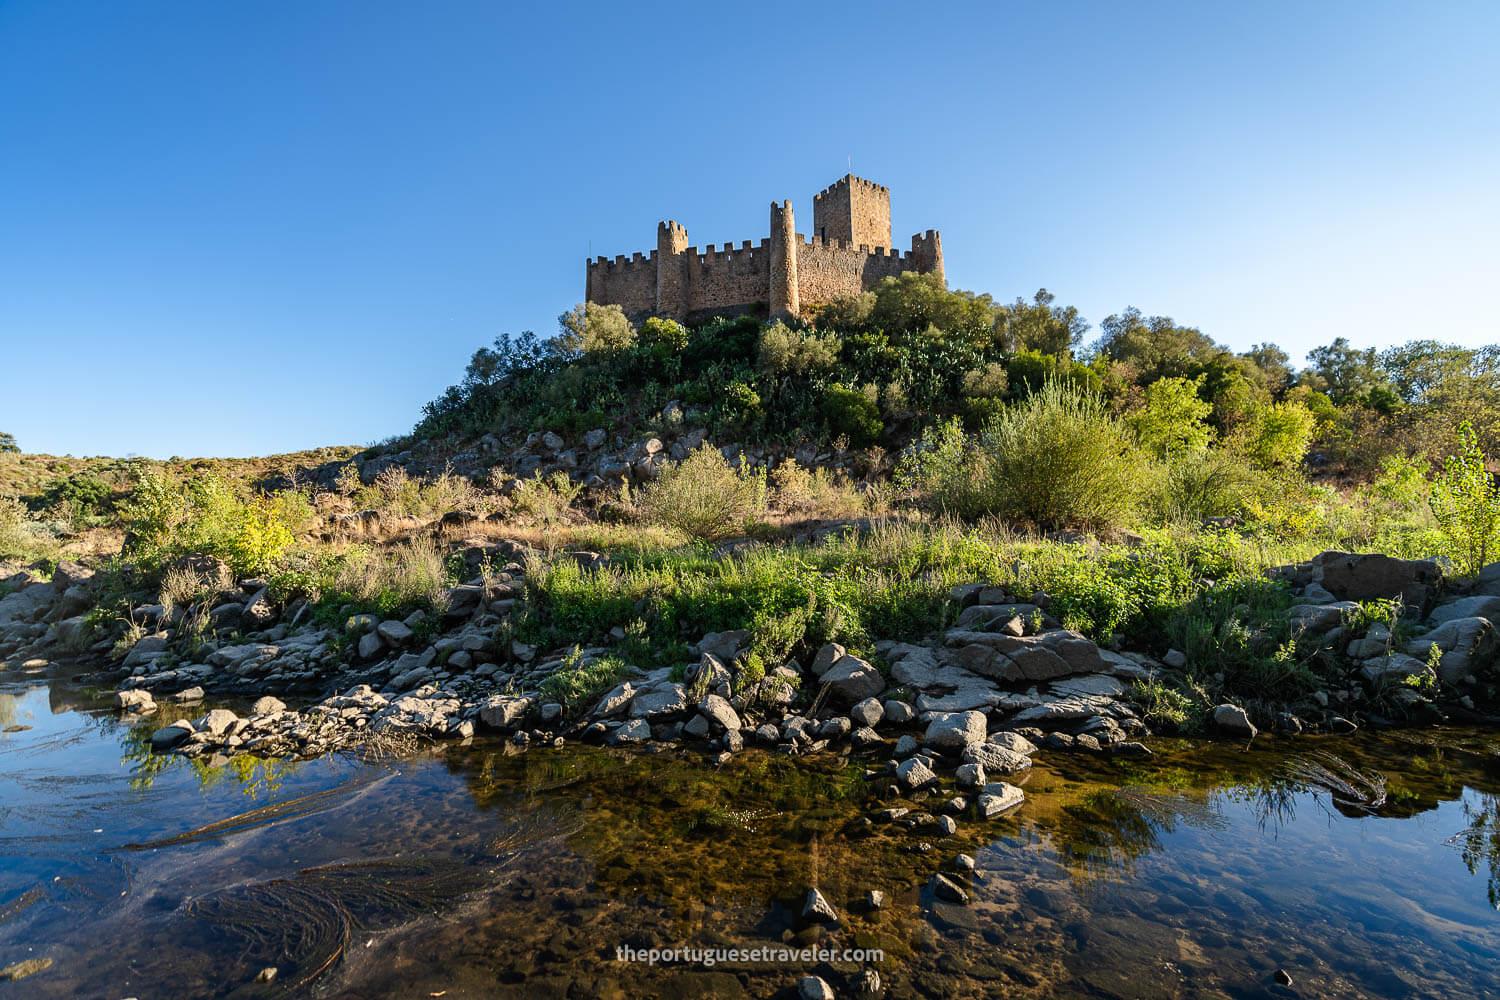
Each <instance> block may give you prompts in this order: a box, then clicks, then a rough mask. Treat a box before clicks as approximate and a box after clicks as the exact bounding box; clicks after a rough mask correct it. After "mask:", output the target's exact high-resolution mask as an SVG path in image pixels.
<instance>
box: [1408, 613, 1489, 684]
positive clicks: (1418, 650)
mask: <svg viewBox="0 0 1500 1000" xmlns="http://www.w3.org/2000/svg"><path fill="white" fill-rule="evenodd" d="M1434 645H1436V646H1437V647H1438V649H1439V650H1440V651H1441V653H1442V659H1441V660H1439V661H1438V668H1437V672H1438V679H1439V680H1441V681H1442V682H1443V683H1444V684H1457V683H1458V682H1460V681H1462V680H1464V679H1466V678H1469V677H1473V676H1474V675H1475V673H1477V672H1478V671H1479V670H1481V669H1483V668H1484V667H1492V666H1494V664H1495V658H1496V654H1497V652H1500V639H1497V637H1496V633H1495V626H1494V624H1493V623H1492V622H1491V621H1490V619H1488V618H1454V619H1452V620H1450V621H1446V622H1444V623H1443V624H1441V625H1439V626H1438V627H1437V628H1435V629H1433V630H1432V631H1431V632H1428V633H1427V634H1426V635H1422V636H1419V637H1417V638H1415V639H1413V640H1411V642H1409V643H1407V645H1406V651H1407V653H1409V654H1410V655H1412V656H1414V657H1416V658H1417V659H1420V660H1422V661H1424V662H1425V661H1426V659H1427V656H1428V654H1429V651H1430V650H1431V649H1432V647H1433V646H1434Z"/></svg>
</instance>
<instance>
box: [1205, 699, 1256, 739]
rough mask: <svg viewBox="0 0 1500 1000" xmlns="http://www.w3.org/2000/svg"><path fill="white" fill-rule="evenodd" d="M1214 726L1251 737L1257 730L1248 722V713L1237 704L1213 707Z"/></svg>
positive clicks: (1227, 731)
mask: <svg viewBox="0 0 1500 1000" xmlns="http://www.w3.org/2000/svg"><path fill="white" fill-rule="evenodd" d="M1213 722H1214V726H1215V728H1217V729H1221V730H1223V731H1224V732H1226V733H1232V734H1234V735H1235V736H1250V737H1253V736H1254V735H1255V734H1256V733H1258V732H1259V730H1258V729H1256V728H1255V726H1254V724H1252V723H1251V722H1250V715H1249V713H1248V712H1246V711H1245V710H1244V709H1243V708H1241V707H1240V706H1238V705H1229V704H1224V705H1219V706H1217V707H1215V708H1214V714H1213Z"/></svg>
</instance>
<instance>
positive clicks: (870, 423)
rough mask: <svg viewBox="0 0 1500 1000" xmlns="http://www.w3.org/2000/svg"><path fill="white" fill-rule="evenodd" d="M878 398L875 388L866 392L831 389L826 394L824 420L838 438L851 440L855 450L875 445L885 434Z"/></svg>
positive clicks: (841, 388) (870, 388)
mask: <svg viewBox="0 0 1500 1000" xmlns="http://www.w3.org/2000/svg"><path fill="white" fill-rule="evenodd" d="M878 399H879V394H878V392H877V391H875V387H874V386H867V387H866V388H865V389H849V388H846V387H844V386H841V385H833V386H829V387H828V389H827V391H826V392H824V393H823V418H824V419H825V420H827V421H828V429H829V430H830V431H831V432H832V433H833V434H834V435H835V436H840V435H841V436H843V437H846V438H848V439H849V443H850V444H852V445H853V446H854V447H856V448H864V447H867V446H869V445H872V444H874V443H875V442H877V441H879V440H880V435H881V434H882V433H883V432H884V431H885V424H884V423H883V422H881V419H880V406H879V404H878V403H877V400H878Z"/></svg>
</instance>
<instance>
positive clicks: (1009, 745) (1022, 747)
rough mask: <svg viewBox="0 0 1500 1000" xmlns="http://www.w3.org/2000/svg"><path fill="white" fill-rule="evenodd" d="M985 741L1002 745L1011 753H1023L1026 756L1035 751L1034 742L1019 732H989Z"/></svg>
mask: <svg viewBox="0 0 1500 1000" xmlns="http://www.w3.org/2000/svg"><path fill="white" fill-rule="evenodd" d="M985 742H986V743H993V744H994V745H995V746H998V747H1004V748H1005V749H1006V750H1009V751H1011V752H1013V753H1018V754H1023V755H1025V756H1027V757H1030V756H1031V755H1032V754H1034V753H1036V744H1034V743H1032V742H1031V741H1030V740H1028V739H1027V738H1026V737H1024V736H1022V735H1021V734H1020V733H1006V732H1000V733H991V734H990V736H989V739H987V740H985Z"/></svg>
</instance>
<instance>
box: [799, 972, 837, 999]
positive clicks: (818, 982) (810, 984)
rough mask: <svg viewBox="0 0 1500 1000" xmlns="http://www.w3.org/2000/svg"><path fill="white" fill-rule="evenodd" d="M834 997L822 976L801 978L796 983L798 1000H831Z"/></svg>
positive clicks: (831, 988) (831, 989)
mask: <svg viewBox="0 0 1500 1000" xmlns="http://www.w3.org/2000/svg"><path fill="white" fill-rule="evenodd" d="M835 995H836V994H835V993H834V992H833V987H832V986H829V985H828V982H827V981H826V980H825V979H823V977H822V976H803V977H802V978H801V979H799V980H798V981H797V997H798V1000H833V998H834V996H835Z"/></svg>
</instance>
